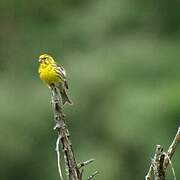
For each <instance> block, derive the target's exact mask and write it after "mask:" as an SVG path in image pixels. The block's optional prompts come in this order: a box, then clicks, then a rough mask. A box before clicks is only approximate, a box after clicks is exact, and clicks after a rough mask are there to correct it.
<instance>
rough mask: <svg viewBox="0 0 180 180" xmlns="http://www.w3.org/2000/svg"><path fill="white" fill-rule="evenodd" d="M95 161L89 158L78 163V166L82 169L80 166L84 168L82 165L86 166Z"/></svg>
mask: <svg viewBox="0 0 180 180" xmlns="http://www.w3.org/2000/svg"><path fill="white" fill-rule="evenodd" d="M93 161H94V159H89V160H87V161H84V162H82V163H79V164H78V168H79V169H80V168H82V167H84V166H86V165H88V164H90V163H92V162H93Z"/></svg>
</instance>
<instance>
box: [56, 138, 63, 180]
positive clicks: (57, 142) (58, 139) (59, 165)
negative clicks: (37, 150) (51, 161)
mask: <svg viewBox="0 0 180 180" xmlns="http://www.w3.org/2000/svg"><path fill="white" fill-rule="evenodd" d="M59 141H60V137H59V136H58V138H57V141H56V153H57V161H58V172H59V176H60V179H61V180H63V176H62V171H61V163H60V152H59Z"/></svg>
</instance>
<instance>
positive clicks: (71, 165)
mask: <svg viewBox="0 0 180 180" xmlns="http://www.w3.org/2000/svg"><path fill="white" fill-rule="evenodd" d="M51 98H52V107H53V111H54V120H55V123H56V124H55V127H54V129H55V130H57V132H58V138H59V139H60V140H61V144H62V148H63V153H64V158H65V163H66V167H67V176H68V177H69V180H82V171H80V170H79V168H78V165H77V163H76V158H75V155H74V151H73V148H72V144H71V141H70V139H69V133H68V130H67V127H66V124H65V115H64V113H63V110H62V105H61V99H60V95H59V90H58V89H57V88H56V87H55V86H53V85H52V86H51ZM56 149H57V148H56Z"/></svg>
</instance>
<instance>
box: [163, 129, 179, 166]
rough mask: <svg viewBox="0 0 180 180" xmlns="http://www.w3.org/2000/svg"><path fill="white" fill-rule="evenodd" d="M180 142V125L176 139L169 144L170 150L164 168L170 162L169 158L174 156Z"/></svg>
mask: <svg viewBox="0 0 180 180" xmlns="http://www.w3.org/2000/svg"><path fill="white" fill-rule="evenodd" d="M179 143H180V127H179V128H178V131H177V133H176V135H175V137H174V140H173V142H172V144H171V145H170V146H169V148H168V151H167V153H166V154H167V155H166V157H165V160H164V169H166V168H167V166H168V164H169V159H171V158H172V156H173V154H174V153H175V151H176V148H177V145H178V144H179Z"/></svg>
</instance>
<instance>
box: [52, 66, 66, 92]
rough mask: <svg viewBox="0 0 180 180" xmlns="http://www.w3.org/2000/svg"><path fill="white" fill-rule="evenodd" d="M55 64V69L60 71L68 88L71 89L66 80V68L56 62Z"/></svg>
mask: <svg viewBox="0 0 180 180" xmlns="http://www.w3.org/2000/svg"><path fill="white" fill-rule="evenodd" d="M53 66H54V67H55V71H56V72H57V73H58V75H59V77H60V78H61V79H62V80H64V85H65V87H66V89H69V86H68V83H67V81H66V70H65V69H64V68H63V67H62V66H59V65H57V64H54V65H53Z"/></svg>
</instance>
